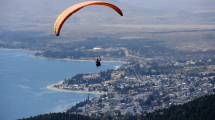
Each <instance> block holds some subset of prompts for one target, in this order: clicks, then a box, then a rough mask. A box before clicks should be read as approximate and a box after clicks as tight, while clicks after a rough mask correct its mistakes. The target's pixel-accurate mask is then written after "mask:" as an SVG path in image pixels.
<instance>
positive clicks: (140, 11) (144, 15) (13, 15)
mask: <svg viewBox="0 0 215 120" xmlns="http://www.w3.org/2000/svg"><path fill="white" fill-rule="evenodd" d="M83 1H86V0H36V1H32V0H5V1H1V4H0V15H1V17H0V22H1V25H0V29H4V28H5V27H11V26H12V28H13V26H14V25H17V24H25V25H47V24H54V22H55V20H56V18H57V17H58V15H60V14H61V13H62V12H63V11H64V10H65V9H66V8H68V7H70V6H72V5H74V4H77V3H79V2H83ZM103 1H105V2H110V3H113V4H115V5H117V6H118V7H119V8H120V9H121V10H122V11H123V13H124V16H123V17H121V16H119V15H118V14H117V13H116V12H115V11H113V10H112V9H110V8H108V7H104V6H88V7H85V8H83V9H81V10H80V11H78V12H77V13H75V14H74V15H73V16H72V17H71V18H69V20H68V21H66V23H72V24H76V25H107V24H108V25H109V24H126V25H127V24H143V25H149V24H214V21H215V17H214V16H215V7H213V5H211V4H209V3H214V2H211V1H210V0H206V2H205V3H204V4H202V7H200V6H201V5H200V3H201V0H198V1H200V2H196V4H193V5H192V4H191V3H192V1H194V0H188V2H187V4H186V2H185V0H182V2H180V1H179V0H176V1H175V2H171V1H172V0H171V1H170V0H163V3H162V2H156V1H155V0H152V1H150V2H149V1H146V0H135V1H132V2H131V1H130V0H103ZM207 1H209V2H208V4H206V3H207ZM177 3H178V4H177ZM182 5H185V6H182ZM189 5H190V9H188V8H189ZM203 5H205V6H203ZM168 6H170V7H168ZM214 6H215V5H214ZM173 8H175V9H173ZM207 8H208V9H207ZM16 28H17V27H16V26H14V29H16Z"/></svg>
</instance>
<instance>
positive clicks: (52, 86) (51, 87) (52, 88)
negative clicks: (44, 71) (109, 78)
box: [46, 81, 107, 94]
mask: <svg viewBox="0 0 215 120" xmlns="http://www.w3.org/2000/svg"><path fill="white" fill-rule="evenodd" d="M62 83H63V81H60V82H59V83H57V84H52V85H49V86H47V87H46V88H47V89H50V90H56V91H63V92H77V93H88V94H89V93H90V94H107V92H95V91H93V92H88V91H73V90H66V89H59V88H56V87H54V85H62Z"/></svg>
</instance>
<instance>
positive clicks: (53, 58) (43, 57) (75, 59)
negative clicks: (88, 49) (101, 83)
mask: <svg viewBox="0 0 215 120" xmlns="http://www.w3.org/2000/svg"><path fill="white" fill-rule="evenodd" d="M0 49H2V50H20V51H30V52H43V51H38V50H35V51H34V50H25V49H8V48H1V47H0ZM29 56H31V57H37V58H43V59H50V60H68V61H88V62H94V61H95V60H79V59H73V60H72V59H69V58H58V59H54V58H47V57H41V56H35V55H29ZM102 62H121V63H127V62H126V61H102ZM116 67H118V66H115V68H116Z"/></svg>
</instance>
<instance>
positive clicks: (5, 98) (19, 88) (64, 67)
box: [0, 49, 123, 120]
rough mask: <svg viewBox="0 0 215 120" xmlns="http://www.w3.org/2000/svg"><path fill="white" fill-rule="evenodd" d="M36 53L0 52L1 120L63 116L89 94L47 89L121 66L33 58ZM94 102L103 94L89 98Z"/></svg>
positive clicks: (91, 95)
mask: <svg viewBox="0 0 215 120" xmlns="http://www.w3.org/2000/svg"><path fill="white" fill-rule="evenodd" d="M34 53H35V52H32V51H21V50H4V49H0V85H1V86H0V96H1V99H0V108H1V110H0V120H15V119H21V118H26V117H30V116H36V115H39V114H45V113H50V112H61V111H63V110H66V109H68V108H70V107H71V106H72V105H74V104H76V103H78V102H80V101H83V100H85V99H87V97H88V94H87V93H75V92H62V91H54V90H50V89H47V88H46V87H47V86H49V85H51V84H55V83H59V82H60V81H62V80H64V79H65V78H71V77H73V76H74V75H76V74H78V73H93V72H100V71H101V70H103V71H104V70H107V69H113V68H115V66H118V65H122V64H123V63H120V62H102V67H99V68H97V67H96V65H95V62H90V61H66V60H51V59H43V58H37V57H32V56H30V55H33V54H34ZM89 95H90V98H93V97H99V96H100V95H99V94H89Z"/></svg>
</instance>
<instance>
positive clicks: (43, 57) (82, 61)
mask: <svg viewBox="0 0 215 120" xmlns="http://www.w3.org/2000/svg"><path fill="white" fill-rule="evenodd" d="M30 56H31V57H37V58H43V59H50V60H67V61H80V62H81V61H82V62H84V61H88V62H95V60H79V59H69V58H57V59H55V58H47V57H41V56H35V55H30ZM102 62H121V63H127V62H125V61H102ZM116 67H118V66H116Z"/></svg>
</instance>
